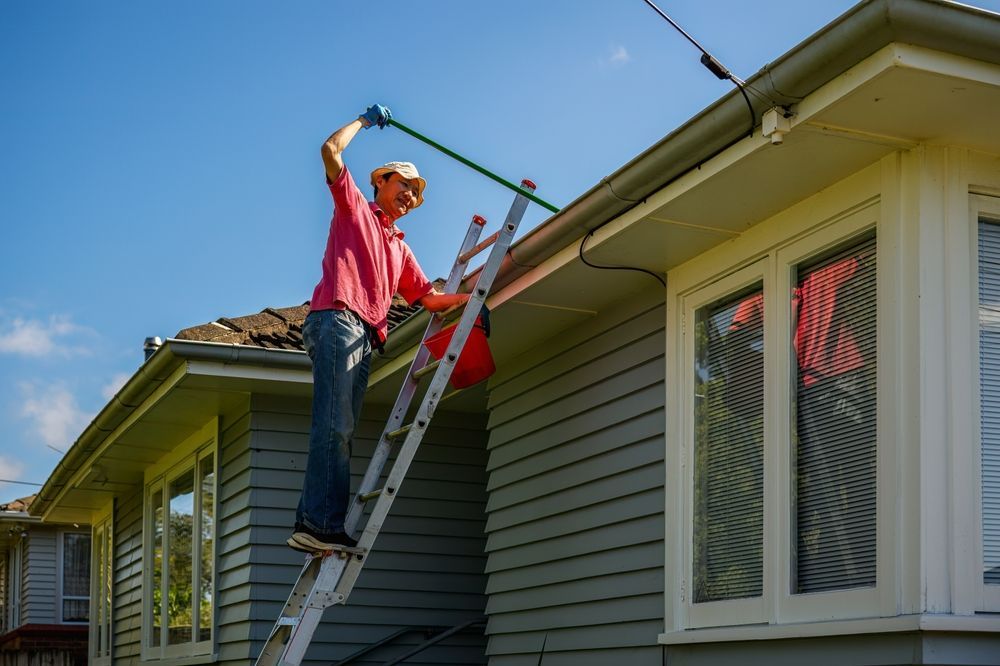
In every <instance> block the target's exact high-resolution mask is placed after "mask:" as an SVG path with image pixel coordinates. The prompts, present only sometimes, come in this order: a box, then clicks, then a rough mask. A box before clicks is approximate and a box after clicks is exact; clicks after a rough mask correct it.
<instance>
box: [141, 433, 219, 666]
mask: <svg viewBox="0 0 1000 666" xmlns="http://www.w3.org/2000/svg"><path fill="white" fill-rule="evenodd" d="M218 433H219V421H218V418H215V419H212V420H211V421H210V422H209V423H207V424H206V425H205V426H203V427H202V428H201V429H200V430H199V431H198V432H196V433H194V434H193V435H191V436H189V437H188V438H187V439H185V440H184V441H183V442H182V443H181V444H179V445H178V446H177V447H175V448H174V449H173V450H172V451H171V452H170V453H168V454H167V455H166V456H164V457H163V458H162V459H161V460H159V461H158V462H157V463H156V464H155V465H152V466H151V467H149V468H148V469H147V470H146V472H145V475H144V476H145V483H144V492H143V540H142V541H143V544H142V552H143V561H144V562H148V563H149V566H144V567H143V581H142V589H143V604H142V648H141V659H142V661H157V662H161V663H162V662H170V663H172V664H181V663H184V664H189V663H202V662H208V661H212V660H214V659H215V655H214V654H213V647H214V645H215V639H216V632H215V621H216V617H217V614H218V585H217V581H218V552H216V553H214V554H213V558H214V562H213V567H212V573H213V577H214V581H213V592H214V596H213V599H212V627H211V637H210V638H209V639H208V640H205V641H198V642H194V641H192V642H189V643H185V644H183V645H168V644H166V640H165V635H166V628H167V618H166V616H165V615H164V616H162V617H161V622H160V627H161V631H163V632H164V639H163V640H161V642H160V645H158V646H152V645H151V643H152V632H153V623H152V616H151V612H150V604H149V603H147V602H146V600H147V599H152V597H153V595H152V587H153V567H152V562H153V555H152V546H153V542H152V534H153V515H152V511H151V507H150V498H151V497H152V496H153V494H154V493H155V492H156V491H157V490H161V491H162V492H163V498H164V500H163V501H164V502H168V501H169V500H168V498H167V494H168V488H169V485H170V482H171V481H173V480H174V479H176V478H178V477H180V476H181V475H183V474H184V473H186V472H188V471H190V470H192V469H193V470H194V475H195V485H197V480H198V469H199V465H200V463H201V461H202V460H204V459H206V458H208V457H209V456H214V458H213V463H214V469H213V472H214V474H215V480H216V490H215V493H214V495H215V515H216V521H215V523H214V525H213V529H216V528H217V526H218V520H217V517H218V504H219V498H218V495H219V493H218V487H219V482H218V479H219V452H218V441H219V437H218ZM195 497H196V501H195V507H194V510H195V511H199V510H200V504H199V502H198V500H197V498H198V497H200V493H197V492H196V493H195ZM166 519H167V516H166V515H165V516H164V520H165V521H166ZM168 532H169V530H167V529H166V523H164V535H163V536H164V541H163V546H162V547H163V548H164V552H166V548H167V547H168ZM217 536H218V535H217V533H216V534H215V535H213V541H214V542H215V543H217ZM194 541H195V543H197V540H194ZM198 549H199V546H197V545H196V546H195V552H194V553H193V554H192V556H193V557H194V558H195V559H194V560H193V561H194V563H195V564H196V566H192V575H193V577H195V578H196V577H197V576H195V574H196V573H197V571H198V567H200V553H199V552H197V551H198ZM161 584H162V585H163V586H164V590H163V594H164V598H166V597H165V595H166V586H167V584H168V577H167V576H162V581H161ZM197 601H198V600H197V599H196V598H193V599H192V605H196V604H197ZM192 613H193V615H192V620H193V621H192V636H193V635H195V633H194V632H195V631H196V630H197V621H198V609H197V608H196V607H195V608H192Z"/></svg>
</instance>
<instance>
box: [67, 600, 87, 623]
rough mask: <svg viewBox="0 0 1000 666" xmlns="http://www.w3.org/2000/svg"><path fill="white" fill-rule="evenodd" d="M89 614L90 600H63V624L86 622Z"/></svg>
mask: <svg viewBox="0 0 1000 666" xmlns="http://www.w3.org/2000/svg"><path fill="white" fill-rule="evenodd" d="M89 613H90V600H89V599H63V622H86V621H87V618H88V616H89Z"/></svg>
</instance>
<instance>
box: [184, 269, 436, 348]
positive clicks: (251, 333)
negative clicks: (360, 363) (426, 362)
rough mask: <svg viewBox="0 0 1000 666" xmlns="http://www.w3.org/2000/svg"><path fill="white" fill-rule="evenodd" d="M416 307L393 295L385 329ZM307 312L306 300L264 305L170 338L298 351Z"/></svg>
mask: <svg viewBox="0 0 1000 666" xmlns="http://www.w3.org/2000/svg"><path fill="white" fill-rule="evenodd" d="M435 286H437V287H438V288H440V284H437V283H436V284H435ZM419 310H420V306H419V305H415V306H409V305H407V304H406V301H404V300H403V299H402V298H400V297H399V296H397V297H395V298H393V301H392V307H390V308H389V315H388V319H389V331H390V332H391V331H392V329H394V328H395V327H396V326H399V325H400V324H402V323H403V322H404V321H406V320H407V319H409V318H410V317H411V316H413V315H414V314H415V313H416V312H417V311H419ZM308 314H309V301H306V302H305V303H303V304H302V305H297V306H294V307H288V308H265V309H264V310H261V311H260V312H258V313H256V314H251V315H245V316H242V317H220V318H219V319H216V320H215V321H213V322H209V323H207V324H201V325H199V326H191V327H190V328H185V329H183V330H182V331H180V332H179V333H177V335H176V336H174V337H176V338H177V339H178V340H196V341H198V342H221V343H227V344H237V345H250V346H253V347H264V348H265V349H293V350H299V351H302V350H303V347H302V322H304V321H305V319H306V315H308Z"/></svg>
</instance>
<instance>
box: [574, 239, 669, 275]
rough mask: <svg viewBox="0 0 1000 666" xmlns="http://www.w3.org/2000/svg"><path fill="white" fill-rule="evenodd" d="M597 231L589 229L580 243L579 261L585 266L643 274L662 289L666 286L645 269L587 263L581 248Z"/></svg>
mask: <svg viewBox="0 0 1000 666" xmlns="http://www.w3.org/2000/svg"><path fill="white" fill-rule="evenodd" d="M601 226H604V225H603V224H602V225H601ZM600 228H601V227H597V229H600ZM597 229H591V231H590V232H589V233H588V234H587V235H586V236H584V237H583V240H582V241H580V261H582V262H583V263H585V264H586V265H588V266H590V267H591V268H597V269H600V270H602V271H638V272H639V273H645V274H646V275H652V276H653V277H654V278H656V279H657V280H659V281H660V284H662V285H663V286H664V287H666V286H667V281H666V280H664V279H663V278H661V277H660V276H659V275H657V274H656V273H654V272H653V271H647V270H646V269H645V268H636V267H633V266H598V265H597V264H592V263H590V262H589V261H587V258H586V257H584V256H583V246H584V245H586V244H587V239H588V238H590V237H591V236H593V235H594V232H595V231H597Z"/></svg>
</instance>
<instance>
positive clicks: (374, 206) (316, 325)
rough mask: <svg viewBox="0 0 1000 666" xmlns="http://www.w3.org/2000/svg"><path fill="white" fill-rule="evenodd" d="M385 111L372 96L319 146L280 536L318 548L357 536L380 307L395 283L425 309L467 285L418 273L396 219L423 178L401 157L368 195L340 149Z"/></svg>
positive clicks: (464, 297) (454, 299)
mask: <svg viewBox="0 0 1000 666" xmlns="http://www.w3.org/2000/svg"><path fill="white" fill-rule="evenodd" d="M390 116H391V114H390V112H389V109H387V108H386V107H384V106H381V105H378V104H376V105H373V106H371V107H369V108H368V110H367V111H366V112H365V113H363V114H362V115H360V116H358V118H357V119H355V120H353V121H351V122H350V123H348V124H347V125H344V126H343V127H341V128H340V129H338V130H337V131H336V132H334V133H333V134H332V135H330V138H328V139H327V140H326V142H325V143H324V144H323V148H322V151H321V152H322V156H323V165H324V167H325V168H326V179H327V184H328V186H329V188H330V193H331V194H332V195H333V202H334V212H333V219H332V221H331V222H330V234H329V237H328V239H327V244H326V252H325V254H324V256H323V275H322V278H321V279H320V281H319V284H317V285H316V289H315V291H314V292H313V297H312V301H311V304H310V312H309V315H308V317H306V321H305V323H304V324H303V326H302V339H303V342H304V344H305V347H306V351H307V352H308V353H309V358H310V359H312V364H313V403H312V427H311V429H310V433H309V458H308V460H307V463H306V474H305V481H304V483H303V486H302V496H301V497H300V499H299V505H298V509H297V511H296V515H295V529H294V533H293V534H292V536H291V537H290V538H289V539H288V541H287V543H288V545H289V546H291V547H292V548H295V549H296V550H301V551H305V552H324V551H329V550H333V549H334V548H336V547H338V546H348V547H353V546H355V545H356V544H357V542H356V541H355V540H354V538H352V536H351V535H350V534H347V533H346V531H345V529H344V519H345V516H346V513H347V507H348V497H349V492H350V481H351V472H350V460H351V441H352V438H353V435H354V429H355V427H356V426H357V423H358V421H359V419H360V416H361V405H362V401H363V399H364V395H365V390H366V388H367V384H368V366H369V362H370V359H371V353H372V346H373V345H374V346H375V347H376V348H381V346H382V343H383V342H384V341H385V337H386V330H387V323H386V316H387V314H388V311H389V306H390V304H391V302H392V297H393V295H394V294H396V293H397V292H398V293H399V294H400V295H402V296H403V298H405V299H406V301H407V302H408V303H410V304H411V305H412V304H413V303H420V305H422V306H423V307H424V308H426V309H427V310H429V311H431V312H441V311H445V310H448V309H450V308H453V307H457V306H460V305H463V304H464V303H465V302H466V301H468V300H469V295H468V294H442V293H439V292H437V291H436V290H435V289H434V288H433V286H432V285H431V282H430V281H429V280H428V279H427V276H426V275H424V272H423V271H422V270H421V268H420V265H419V264H418V263H417V260H416V258H415V257H414V256H413V253H412V252H411V251H410V248H409V246H407V244H406V243H405V242H404V241H403V232H401V231H400V230H399V229H398V228H397V227H396V225H395V222H396V220H398V219H399V218H400V217H402V216H404V215H406V214H407V213H409V212H410V211H411V210H413V209H414V208H416V207H417V206H419V205H420V204H421V203H423V191H424V186H425V184H426V183H425V181H424V179H423V178H421V177H420V174H418V173H417V169H416V167H415V166H413V164H411V163H409V162H389V163H388V164H386V165H385V166H382V167H379V168H377V169H375V170H374V171H372V173H371V184H372V187H374V188H375V193H374V199H375V200H374V201H373V202H369V201H368V200H367V199H366V198H365V196H364V195H363V194H362V193H361V191H360V190H359V189H358V187H357V185H355V183H354V179H353V178H352V176H351V173H350V171H349V170H348V169H347V167H346V166H345V165H344V161H343V158H342V156H341V155H342V153H343V152H344V149H345V148H347V146H348V144H349V143H350V142H351V140H352V139H353V138H354V137H355V135H356V134H357V133H358V131H360V130H361V129H368V128H370V127H372V126H373V125H376V126H378V127H379V128H380V129H382V128H384V127H385V125H386V123H387V122H388V121H389V118H390Z"/></svg>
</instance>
